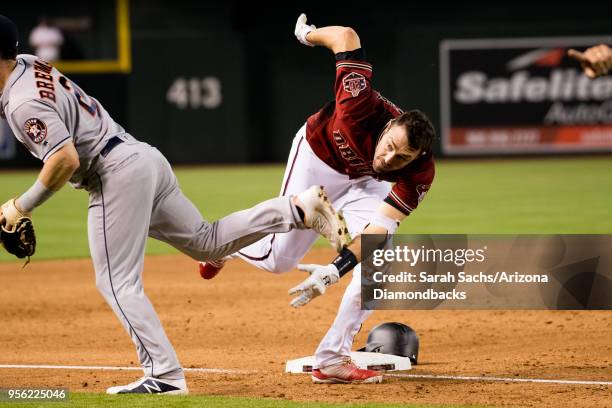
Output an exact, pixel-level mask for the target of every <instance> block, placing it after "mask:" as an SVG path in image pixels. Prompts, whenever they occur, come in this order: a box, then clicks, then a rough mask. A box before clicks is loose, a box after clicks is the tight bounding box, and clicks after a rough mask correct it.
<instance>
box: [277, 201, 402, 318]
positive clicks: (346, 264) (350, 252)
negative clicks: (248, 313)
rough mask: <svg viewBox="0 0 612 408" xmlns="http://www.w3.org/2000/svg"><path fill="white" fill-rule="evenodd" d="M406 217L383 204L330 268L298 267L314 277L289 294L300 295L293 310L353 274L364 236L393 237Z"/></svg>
mask: <svg viewBox="0 0 612 408" xmlns="http://www.w3.org/2000/svg"><path fill="white" fill-rule="evenodd" d="M405 217H406V215H405V214H404V213H402V212H401V211H399V210H397V209H396V208H394V207H392V206H390V205H389V204H387V203H385V202H383V203H382V204H381V205H380V207H379V208H378V210H377V211H376V215H375V216H374V218H373V219H372V220H371V221H370V223H369V224H368V225H367V226H366V227H365V229H364V230H363V232H362V233H361V234H359V235H357V236H356V237H355V238H353V240H352V241H351V243H350V244H349V245H348V247H346V248H344V249H343V250H342V252H340V255H338V256H337V257H336V259H334V260H333V261H332V263H330V264H328V265H298V269H299V270H301V271H305V272H308V273H309V274H310V276H309V277H308V278H306V279H305V280H304V281H303V282H302V283H300V284H299V285H297V286H295V287H293V288H291V289H290V290H289V294H290V295H297V296H296V297H295V298H293V300H292V301H291V306H293V307H296V308H297V307H301V306H304V305H306V304H307V303H309V302H310V301H311V300H312V299H314V298H315V297H317V296H320V295H322V294H324V293H325V291H326V289H327V287H328V286H330V285H333V284H334V283H336V282H338V280H340V278H341V277H342V276H344V275H345V274H347V273H348V272H350V271H351V270H352V269H353V268H354V267H355V266H356V265H357V264H358V263H359V262H361V236H362V235H364V234H365V235H367V234H377V235H386V234H393V233H394V232H395V230H396V229H397V227H398V226H399V223H400V222H401V221H402V220H403V219H404V218H405Z"/></svg>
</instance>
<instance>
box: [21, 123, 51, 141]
mask: <svg viewBox="0 0 612 408" xmlns="http://www.w3.org/2000/svg"><path fill="white" fill-rule="evenodd" d="M24 129H25V132H26V134H27V135H28V136H29V137H30V139H32V141H33V142H34V143H40V142H42V141H43V140H45V137H47V125H45V122H43V121H42V120H40V119H38V118H31V119H28V120H27V121H26V123H25V125H24Z"/></svg>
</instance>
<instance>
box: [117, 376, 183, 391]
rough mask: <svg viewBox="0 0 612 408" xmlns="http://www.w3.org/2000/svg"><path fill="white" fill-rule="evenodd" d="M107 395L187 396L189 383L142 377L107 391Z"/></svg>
mask: <svg viewBox="0 0 612 408" xmlns="http://www.w3.org/2000/svg"><path fill="white" fill-rule="evenodd" d="M106 393H107V394H164V395H187V394H189V390H188V389H187V383H186V382H185V379H184V378H183V379H182V380H166V379H162V378H154V377H142V378H141V379H139V380H136V381H134V382H133V383H131V384H128V385H118V386H116V387H110V388H107V389H106Z"/></svg>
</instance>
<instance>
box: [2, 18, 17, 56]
mask: <svg viewBox="0 0 612 408" xmlns="http://www.w3.org/2000/svg"><path fill="white" fill-rule="evenodd" d="M17 45H18V37H17V26H16V25H15V23H13V22H12V21H11V20H9V19H8V18H6V17H4V16H3V15H0V58H3V59H15V57H16V56H17Z"/></svg>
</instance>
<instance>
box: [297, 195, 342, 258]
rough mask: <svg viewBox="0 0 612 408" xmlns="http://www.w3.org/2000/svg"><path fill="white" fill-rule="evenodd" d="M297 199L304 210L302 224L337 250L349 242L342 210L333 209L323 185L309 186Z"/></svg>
mask: <svg viewBox="0 0 612 408" xmlns="http://www.w3.org/2000/svg"><path fill="white" fill-rule="evenodd" d="M297 200H298V205H299V206H300V208H301V209H302V210H303V211H304V225H306V226H307V227H308V228H311V229H312V230H313V231H316V232H318V233H319V234H321V235H323V236H324V237H325V238H326V239H327V240H328V241H329V242H330V244H331V245H332V246H333V247H334V248H335V249H336V251H337V252H340V251H342V248H343V247H345V246H346V245H348V244H349V242H350V241H351V235H350V234H349V231H348V227H347V226H346V220H345V219H344V216H343V215H342V211H338V212H336V210H334V207H332V205H331V202H330V201H329V198H328V197H327V193H326V192H325V189H324V188H323V186H312V187H310V188H309V189H308V190H306V191H303V192H301V193H300V194H298V195H297Z"/></svg>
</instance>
